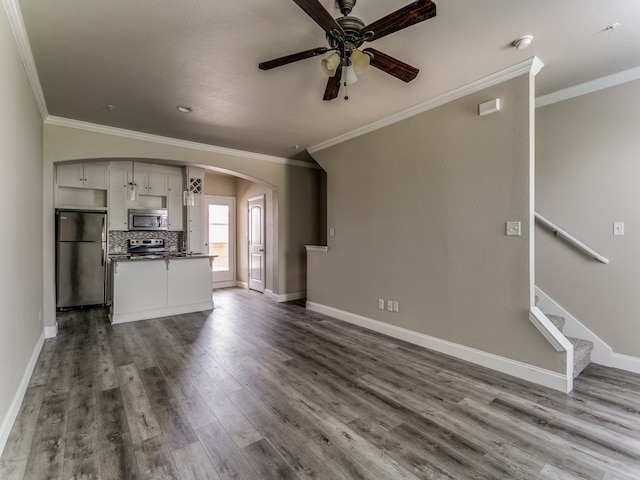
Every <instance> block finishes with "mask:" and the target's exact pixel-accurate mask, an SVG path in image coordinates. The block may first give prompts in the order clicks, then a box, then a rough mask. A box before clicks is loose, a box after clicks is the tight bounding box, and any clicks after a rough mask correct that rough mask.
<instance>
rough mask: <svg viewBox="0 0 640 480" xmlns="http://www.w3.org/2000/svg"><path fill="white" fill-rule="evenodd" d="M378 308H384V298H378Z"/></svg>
mask: <svg viewBox="0 0 640 480" xmlns="http://www.w3.org/2000/svg"><path fill="white" fill-rule="evenodd" d="M378 308H379V309H380V310H384V300H383V299H382V298H379V299H378Z"/></svg>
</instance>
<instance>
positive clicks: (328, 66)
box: [320, 52, 340, 77]
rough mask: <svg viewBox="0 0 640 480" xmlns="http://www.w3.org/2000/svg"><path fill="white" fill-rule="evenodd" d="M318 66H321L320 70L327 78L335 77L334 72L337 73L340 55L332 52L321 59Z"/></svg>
mask: <svg viewBox="0 0 640 480" xmlns="http://www.w3.org/2000/svg"><path fill="white" fill-rule="evenodd" d="M320 65H322V70H323V71H324V73H326V74H327V76H328V77H333V76H335V74H336V72H337V71H338V67H339V66H340V55H338V54H337V53H336V52H333V53H332V54H331V55H329V56H328V57H326V58H323V59H322V61H321V62H320Z"/></svg>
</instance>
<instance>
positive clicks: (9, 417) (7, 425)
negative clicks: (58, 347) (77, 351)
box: [0, 330, 45, 455]
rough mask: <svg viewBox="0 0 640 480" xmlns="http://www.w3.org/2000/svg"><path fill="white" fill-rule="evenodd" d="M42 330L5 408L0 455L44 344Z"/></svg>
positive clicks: (1, 428)
mask: <svg viewBox="0 0 640 480" xmlns="http://www.w3.org/2000/svg"><path fill="white" fill-rule="evenodd" d="M44 336H45V335H44V330H43V331H42V333H41V334H40V338H38V341H37V342H36V345H35V347H34V348H33V352H32V353H31V358H30V359H29V363H28V364H27V368H26V369H25V371H24V375H22V381H21V382H20V385H19V386H18V390H17V391H16V394H15V395H14V396H13V400H12V401H11V405H10V406H9V410H7V414H6V415H5V416H4V418H3V419H2V426H1V427H0V455H1V454H2V452H3V451H4V447H5V446H6V444H7V440H8V439H9V434H10V433H11V429H12V428H13V424H14V422H15V421H16V418H18V413H19V412H20V405H21V404H22V400H23V399H24V395H25V393H27V388H28V387H29V380H30V379H31V375H32V374H33V370H34V369H35V368H36V363H37V362H38V356H39V355H40V351H41V350H42V346H43V345H44Z"/></svg>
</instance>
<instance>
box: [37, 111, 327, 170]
mask: <svg viewBox="0 0 640 480" xmlns="http://www.w3.org/2000/svg"><path fill="white" fill-rule="evenodd" d="M44 123H45V124H46V125H56V126H60V127H68V128H76V129H78V130H85V131H88V132H94V133H102V134H105V135H114V136H117V137H123V138H130V139H133V140H142V141H145V142H153V143H159V144H162V145H170V146H172V147H181V148H189V149H193V150H202V151H205V152H211V153H219V154H222V155H230V156H235V157H242V158H248V159H251V160H258V161H261V162H271V163H280V164H283V165H291V166H294V167H303V168H312V169H315V170H319V169H320V166H318V164H316V163H311V162H303V161H301V160H290V159H288V158H282V157H275V156H273V155H264V154H262V153H255V152H246V151H244V150H235V149H233V148H225V147H218V146H216V145H208V144H206V143H199V142H191V141H188V140H180V139H177V138H170V137H163V136H161V135H153V134H150V133H143V132H136V131H134V130H126V129H124V128H117V127H109V126H106V125H99V124H97V123H89V122H81V121H80V120H71V119H69V118H63V117H55V116H52V115H49V116H48V117H47V118H46V119H45V121H44Z"/></svg>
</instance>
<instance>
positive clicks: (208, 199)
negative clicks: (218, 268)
mask: <svg viewBox="0 0 640 480" xmlns="http://www.w3.org/2000/svg"><path fill="white" fill-rule="evenodd" d="M211 204H214V205H215V204H218V205H228V206H229V271H230V272H231V279H226V280H222V281H217V282H216V281H214V280H213V265H215V262H216V260H215V259H213V263H212V271H211V274H212V282H211V284H212V286H213V289H216V288H227V287H235V286H236V265H237V255H238V254H237V248H236V216H237V210H236V197H232V196H226V195H205V196H204V202H203V209H202V211H203V213H202V215H203V225H204V226H205V228H204V229H205V235H206V244H205V245H206V247H207V253H208V249H209V205H211Z"/></svg>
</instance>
